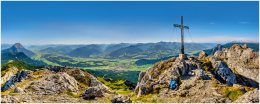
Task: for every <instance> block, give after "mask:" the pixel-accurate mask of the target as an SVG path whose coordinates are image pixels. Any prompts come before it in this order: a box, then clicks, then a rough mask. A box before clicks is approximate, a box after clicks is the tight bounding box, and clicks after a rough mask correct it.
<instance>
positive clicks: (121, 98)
mask: <svg viewBox="0 0 260 104" xmlns="http://www.w3.org/2000/svg"><path fill="white" fill-rule="evenodd" d="M111 102H112V103H132V101H131V99H130V97H129V96H123V95H117V96H114V97H113V99H112V100H111Z"/></svg>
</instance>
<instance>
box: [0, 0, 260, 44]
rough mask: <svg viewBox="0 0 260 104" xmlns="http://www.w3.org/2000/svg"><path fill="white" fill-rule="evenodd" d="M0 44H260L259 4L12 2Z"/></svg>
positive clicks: (5, 11) (4, 13)
mask: <svg viewBox="0 0 260 104" xmlns="http://www.w3.org/2000/svg"><path fill="white" fill-rule="evenodd" d="M1 6H2V33H1V38H2V39H1V42H2V43H7V44H8V43H22V44H39V45H40V44H118V43H151V42H152V43H156V42H160V41H164V42H165V41H166V42H179V41H180V31H179V29H177V28H174V27H173V24H180V16H184V24H185V25H188V26H189V27H190V30H185V41H186V42H195V43H227V42H231V41H251V42H259V36H258V34H259V30H258V29H259V26H258V24H259V20H258V17H259V16H258V15H259V9H258V6H259V4H258V2H257V1H243V2H239V1H236V2H226V1H225V2H223V1H217V2H213V1H210V2H209V1H200V2H181V1H168V2H135V1H134V2H120V1H116V2H61V1H59V2H56V1H55V2H53V1H52V2H50V1H47V2H31V1H30V2H16V1H11V2H10V1H8V2H6V1H3V2H2V3H1Z"/></svg>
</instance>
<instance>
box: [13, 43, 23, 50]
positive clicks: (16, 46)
mask: <svg viewBox="0 0 260 104" xmlns="http://www.w3.org/2000/svg"><path fill="white" fill-rule="evenodd" d="M12 47H13V48H18V49H19V48H24V47H23V45H22V44H21V43H15V44H14V45H13V46H12Z"/></svg>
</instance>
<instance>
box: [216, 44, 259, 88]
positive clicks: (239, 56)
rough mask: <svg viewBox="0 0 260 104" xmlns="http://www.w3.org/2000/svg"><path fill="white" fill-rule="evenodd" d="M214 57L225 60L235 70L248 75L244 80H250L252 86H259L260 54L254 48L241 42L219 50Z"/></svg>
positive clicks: (245, 75) (237, 72)
mask: <svg viewBox="0 0 260 104" xmlns="http://www.w3.org/2000/svg"><path fill="white" fill-rule="evenodd" d="M214 57H217V58H220V59H221V60H224V61H225V62H226V63H227V65H228V66H229V67H230V68H231V69H232V70H233V72H235V73H236V74H239V75H241V76H243V77H246V79H243V80H245V81H244V82H250V84H251V85H252V86H255V87H256V86H258V83H259V76H258V75H259V74H258V73H259V59H258V57H259V55H258V52H254V51H253V49H251V48H248V47H246V46H243V47H242V46H240V45H239V44H235V45H233V46H232V47H231V48H225V49H223V50H222V51H217V52H216V53H215V54H214Z"/></svg>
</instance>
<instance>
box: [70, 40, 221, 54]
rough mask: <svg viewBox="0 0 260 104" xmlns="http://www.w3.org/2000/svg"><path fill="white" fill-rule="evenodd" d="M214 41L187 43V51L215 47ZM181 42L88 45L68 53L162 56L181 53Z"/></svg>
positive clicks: (191, 51)
mask: <svg viewBox="0 0 260 104" xmlns="http://www.w3.org/2000/svg"><path fill="white" fill-rule="evenodd" d="M215 45H216V44H214V43H185V47H186V49H185V51H186V52H187V53H189V54H190V53H193V52H194V51H200V50H204V49H210V48H212V47H214V46H215ZM179 47H180V43H178V42H158V43H137V44H116V45H97V44H92V45H86V46H83V47H80V48H77V49H75V50H72V51H71V52H70V53H69V54H68V55H69V56H72V57H91V56H93V55H94V56H95V55H98V56H103V57H107V58H161V57H166V56H173V55H177V54H178V53H179Z"/></svg>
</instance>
